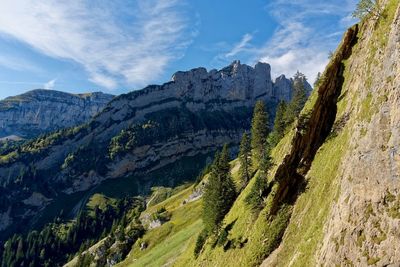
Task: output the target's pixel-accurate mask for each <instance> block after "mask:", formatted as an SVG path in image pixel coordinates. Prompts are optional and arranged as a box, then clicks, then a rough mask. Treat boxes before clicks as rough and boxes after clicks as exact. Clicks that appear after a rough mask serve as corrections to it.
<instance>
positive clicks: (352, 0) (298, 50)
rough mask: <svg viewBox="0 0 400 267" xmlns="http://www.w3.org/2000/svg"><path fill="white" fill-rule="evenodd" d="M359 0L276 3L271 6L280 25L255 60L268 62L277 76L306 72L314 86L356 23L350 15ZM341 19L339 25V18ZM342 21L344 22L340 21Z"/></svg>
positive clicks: (257, 53) (270, 9) (280, 1)
mask: <svg viewBox="0 0 400 267" xmlns="http://www.w3.org/2000/svg"><path fill="white" fill-rule="evenodd" d="M356 2H357V0H338V1H330V2H329V3H327V1H322V0H297V1H290V2H288V1H283V0H278V1H274V2H273V3H271V4H270V5H268V6H267V9H268V10H269V12H270V14H271V15H272V16H273V17H274V18H275V20H276V22H277V23H278V25H279V26H278V28H277V30H276V31H275V33H274V35H273V36H272V38H271V39H270V40H269V41H268V42H267V43H266V44H265V45H264V46H263V47H261V48H259V50H258V51H255V53H254V56H253V61H256V60H260V61H263V62H268V63H270V64H271V67H272V74H273V76H275V77H276V76H278V75H280V74H282V73H283V74H286V75H290V76H291V75H293V74H294V73H295V72H296V71H297V70H299V71H301V72H303V73H304V74H305V75H306V76H307V77H308V79H309V81H310V82H311V83H312V82H313V81H314V80H315V77H316V75H317V73H318V72H322V71H323V70H324V68H325V66H326V64H327V62H328V54H329V51H331V50H333V49H335V48H336V46H337V45H338V41H339V39H340V36H341V35H342V34H343V32H344V30H345V29H346V28H347V27H348V26H350V25H351V24H352V23H354V20H351V19H350V14H351V12H352V11H353V10H354V7H355V5H356ZM335 17H339V21H338V23H335V19H336V20H337V18H335ZM340 18H341V19H340Z"/></svg>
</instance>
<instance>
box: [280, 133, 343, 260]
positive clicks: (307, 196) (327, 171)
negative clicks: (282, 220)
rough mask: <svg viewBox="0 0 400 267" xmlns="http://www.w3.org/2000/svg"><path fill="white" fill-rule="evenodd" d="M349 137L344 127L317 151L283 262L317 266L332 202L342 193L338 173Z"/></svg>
mask: <svg viewBox="0 0 400 267" xmlns="http://www.w3.org/2000/svg"><path fill="white" fill-rule="evenodd" d="M348 141H349V133H348V131H347V130H344V131H343V132H341V133H339V135H338V136H336V137H333V138H330V139H329V140H328V141H327V142H326V143H325V144H323V145H322V147H321V148H320V150H319V151H318V153H317V154H316V156H315V159H314V161H313V164H312V166H311V169H310V171H309V173H308V175H307V181H308V185H307V190H306V191H305V192H304V193H303V194H302V195H300V196H299V198H298V199H297V202H296V204H295V206H294V210H293V214H292V218H291V221H290V224H289V226H288V228H287V230H286V233H285V236H284V238H283V243H282V244H281V247H282V249H281V250H280V252H279V254H278V258H279V259H280V262H279V264H280V265H282V266H286V265H289V263H290V264H291V265H292V266H315V262H314V253H315V251H316V250H317V247H318V244H319V243H320V241H321V240H322V237H323V227H324V225H325V222H326V219H327V217H328V214H329V212H330V208H331V205H332V203H333V202H334V201H335V200H336V198H337V195H338V193H339V185H338V182H337V180H336V175H337V170H338V168H339V166H340V164H341V160H342V156H343V155H344V153H345V151H346V150H347V146H348ZM327 162H329V164H326V163H327Z"/></svg>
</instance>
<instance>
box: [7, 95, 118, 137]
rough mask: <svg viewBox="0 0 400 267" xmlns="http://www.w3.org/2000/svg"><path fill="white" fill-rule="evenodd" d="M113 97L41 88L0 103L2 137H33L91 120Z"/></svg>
mask: <svg viewBox="0 0 400 267" xmlns="http://www.w3.org/2000/svg"><path fill="white" fill-rule="evenodd" d="M112 98H113V96H112V95H108V94H103V93H89V94H77V95H74V94H68V93H64V92H58V91H53V90H44V89H37V90H33V91H30V92H27V93H25V94H22V95H18V96H13V97H8V98H6V99H4V100H1V101H0V137H6V136H11V135H16V136H20V137H24V138H31V137H34V136H37V135H39V134H42V133H47V132H51V131H55V130H58V129H62V128H67V127H72V126H76V125H79V124H82V123H85V122H87V121H89V120H90V119H91V118H92V117H93V116H94V115H95V114H97V113H98V112H100V111H101V110H102V109H103V108H104V107H105V106H106V105H107V103H108V102H110V101H111V99H112Z"/></svg>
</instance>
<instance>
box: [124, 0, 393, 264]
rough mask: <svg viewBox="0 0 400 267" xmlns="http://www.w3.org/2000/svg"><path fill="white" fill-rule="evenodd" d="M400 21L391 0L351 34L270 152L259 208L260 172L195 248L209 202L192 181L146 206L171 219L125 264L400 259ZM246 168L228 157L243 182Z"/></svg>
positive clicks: (140, 244)
mask: <svg viewBox="0 0 400 267" xmlns="http://www.w3.org/2000/svg"><path fill="white" fill-rule="evenodd" d="M399 23H400V5H399V3H398V1H395V0H388V1H386V2H385V5H384V9H383V12H382V15H381V16H380V17H379V19H374V18H371V17H369V18H367V19H364V20H363V21H361V22H360V24H358V25H355V26H353V27H352V28H350V29H349V30H348V31H347V32H346V33H345V35H344V37H343V41H342V43H341V44H340V46H339V47H338V49H337V51H336V52H335V53H334V55H333V57H332V59H331V61H330V63H329V65H328V66H327V68H326V70H325V72H324V74H323V76H322V77H323V78H322V80H321V82H320V83H319V85H318V88H317V89H316V90H314V91H313V93H312V95H311V97H310V99H309V100H308V102H307V104H306V106H305V108H304V109H303V111H302V113H301V115H300V117H299V119H298V120H297V121H296V122H295V123H294V124H293V125H292V127H290V128H289V129H288V130H287V133H286V135H285V137H284V138H283V139H282V140H281V141H280V142H279V144H278V145H277V146H276V147H275V148H274V149H273V150H272V152H271V157H272V162H273V163H274V164H273V166H272V168H271V169H270V170H269V172H268V178H267V180H268V188H270V191H269V193H268V192H267V193H266V194H265V195H263V198H264V201H263V203H264V204H263V208H262V209H261V210H259V211H258V212H256V213H254V212H253V211H252V210H251V209H249V207H248V204H247V203H246V201H245V199H246V197H247V196H248V195H249V194H250V192H251V190H252V187H254V184H255V181H256V178H257V176H259V175H261V173H260V171H257V172H256V173H255V175H254V177H253V178H252V179H251V181H250V183H249V184H248V185H247V186H246V188H245V189H244V190H242V191H241V193H240V195H239V196H238V197H237V199H236V201H235V202H234V204H233V206H232V208H231V209H230V211H229V212H228V214H227V215H226V216H225V218H224V220H223V224H222V227H221V231H220V232H219V235H218V236H216V237H208V238H207V239H206V241H205V244H204V246H203V247H202V249H201V250H200V253H199V254H198V256H197V257H196V256H195V255H194V250H195V246H197V245H196V243H197V242H196V240H197V238H198V237H197V236H198V235H199V233H200V232H201V230H202V228H203V226H202V224H201V221H199V220H197V218H201V217H200V216H201V202H202V199H201V198H200V199H197V198H196V199H195V200H194V201H192V202H188V201H187V199H188V197H189V196H190V195H191V194H194V193H195V192H197V191H198V190H199V188H198V186H199V185H197V187H192V188H188V189H185V190H184V191H181V193H178V194H176V195H174V196H172V197H170V198H168V199H166V200H165V201H164V202H161V203H159V204H157V205H156V206H153V207H149V208H147V209H146V210H145V211H144V212H143V213H142V216H145V215H146V214H152V213H156V212H157V210H159V209H160V208H163V209H162V212H163V213H166V214H169V218H170V220H169V221H167V222H166V223H164V224H162V225H161V226H158V227H155V228H152V227H148V230H147V231H146V233H145V234H144V235H143V237H142V238H141V239H139V240H138V241H137V242H136V243H135V245H134V246H133V248H132V251H131V252H130V253H129V255H128V256H127V258H126V260H125V261H124V262H122V263H120V264H119V265H118V266H259V265H261V266H397V265H398V264H400V260H399V259H400V255H399V251H398V249H397V247H398V245H399V243H400V239H399V233H400V230H399V219H400V216H399V212H400V207H399V201H400V199H399V190H400V183H399V180H398V179H399V177H398V161H399V159H398V146H399V140H398V136H399V134H398V131H399V117H398V106H399V96H398V90H397V89H398V88H400V64H399V58H400V57H399V56H400V46H399V40H400V39H399V38H400V25H399ZM238 169H239V161H238V160H234V161H232V162H231V173H232V177H233V178H234V179H235V180H237V178H235V177H237V176H238ZM203 181H204V182H205V183H206V182H207V175H206V176H205V177H204V180H203ZM200 185H201V184H200ZM195 233H197V235H196V234H195ZM225 234H226V235H225Z"/></svg>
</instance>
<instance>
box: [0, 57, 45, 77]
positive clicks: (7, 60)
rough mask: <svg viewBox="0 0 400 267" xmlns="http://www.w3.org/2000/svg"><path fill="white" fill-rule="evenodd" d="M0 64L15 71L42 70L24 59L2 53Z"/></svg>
mask: <svg viewBox="0 0 400 267" xmlns="http://www.w3.org/2000/svg"><path fill="white" fill-rule="evenodd" d="M0 66H2V67H5V68H7V69H11V70H16V71H29V72H36V73H38V72H41V71H42V70H41V69H40V68H39V67H38V66H36V65H35V64H34V63H32V62H30V61H28V60H26V59H23V58H20V57H14V56H10V55H2V54H0Z"/></svg>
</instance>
